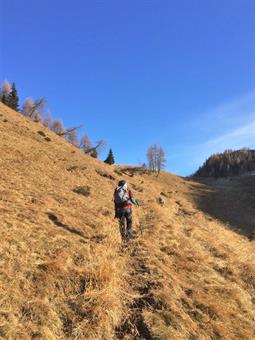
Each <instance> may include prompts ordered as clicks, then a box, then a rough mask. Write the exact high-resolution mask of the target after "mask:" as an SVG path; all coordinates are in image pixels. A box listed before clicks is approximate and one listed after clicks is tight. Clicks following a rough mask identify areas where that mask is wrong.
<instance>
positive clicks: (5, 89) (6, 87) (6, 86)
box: [0, 80, 12, 98]
mask: <svg viewBox="0 0 255 340" xmlns="http://www.w3.org/2000/svg"><path fill="white" fill-rule="evenodd" d="M11 90H12V89H11V85H10V83H9V82H8V80H4V81H3V84H2V86H1V91H0V97H1V98H2V96H8V95H9V94H10V93H11Z"/></svg>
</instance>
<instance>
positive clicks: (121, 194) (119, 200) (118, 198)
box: [114, 187, 129, 206]
mask: <svg viewBox="0 0 255 340" xmlns="http://www.w3.org/2000/svg"><path fill="white" fill-rule="evenodd" d="M128 200H129V195H128V190H125V189H124V188H123V187H118V188H116V189H115V191H114V202H115V204H116V205H117V206H124V205H125V203H126V202H127V201H128Z"/></svg>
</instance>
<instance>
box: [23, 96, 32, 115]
mask: <svg viewBox="0 0 255 340" xmlns="http://www.w3.org/2000/svg"><path fill="white" fill-rule="evenodd" d="M33 106H34V102H33V100H32V98H30V97H28V98H26V100H25V102H24V104H23V105H22V109H21V113H22V114H23V115H24V116H28V114H29V112H31V110H32V109H33Z"/></svg>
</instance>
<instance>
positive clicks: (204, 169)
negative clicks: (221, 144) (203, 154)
mask: <svg viewBox="0 0 255 340" xmlns="http://www.w3.org/2000/svg"><path fill="white" fill-rule="evenodd" d="M254 170H255V150H250V149H241V150H236V151H233V150H226V151H224V152H223V153H217V154H214V155H212V156H210V157H209V158H208V159H207V160H206V161H205V162H204V164H203V165H202V166H201V167H200V168H199V169H198V170H197V171H196V173H195V174H194V177H214V178H219V177H231V176H240V175H242V174H245V173H249V172H253V171H254Z"/></svg>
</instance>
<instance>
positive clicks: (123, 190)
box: [114, 180, 139, 241]
mask: <svg viewBox="0 0 255 340" xmlns="http://www.w3.org/2000/svg"><path fill="white" fill-rule="evenodd" d="M114 204H115V218H118V219H119V226H120V234H121V238H122V241H129V240H131V239H132V204H134V205H137V206H138V205H139V204H138V202H137V200H136V199H135V198H134V197H133V196H132V193H131V191H130V190H128V185H127V182H126V181H125V180H121V181H119V183H118V186H117V188H116V189H115V191H114Z"/></svg>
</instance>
